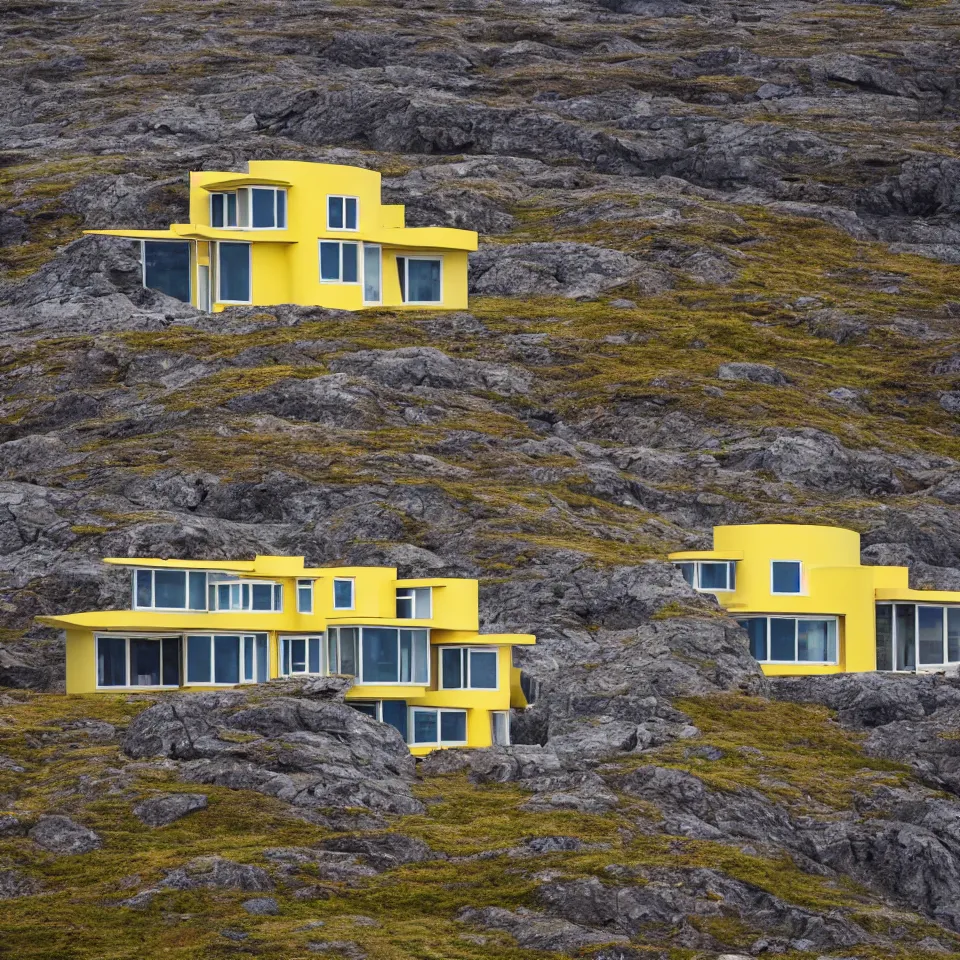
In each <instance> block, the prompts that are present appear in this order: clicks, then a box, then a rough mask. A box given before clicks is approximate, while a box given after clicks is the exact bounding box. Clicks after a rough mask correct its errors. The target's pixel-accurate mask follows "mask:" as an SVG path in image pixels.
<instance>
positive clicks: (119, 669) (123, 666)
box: [97, 637, 180, 687]
mask: <svg viewBox="0 0 960 960" xmlns="http://www.w3.org/2000/svg"><path fill="white" fill-rule="evenodd" d="M128 670H129V673H128ZM97 686H98V687H178V686H180V638H179V637H129V638H128V637H97Z"/></svg>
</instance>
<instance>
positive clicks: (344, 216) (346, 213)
mask: <svg viewBox="0 0 960 960" xmlns="http://www.w3.org/2000/svg"><path fill="white" fill-rule="evenodd" d="M359 206H360V205H359V201H358V200H357V198H356V197H332V196H328V197H327V229H328V230H357V229H359V221H360V217H359Z"/></svg>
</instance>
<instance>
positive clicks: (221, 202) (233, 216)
mask: <svg viewBox="0 0 960 960" xmlns="http://www.w3.org/2000/svg"><path fill="white" fill-rule="evenodd" d="M236 225H237V195H236V194H235V193H211V194H210V226H211V227H235V226H236Z"/></svg>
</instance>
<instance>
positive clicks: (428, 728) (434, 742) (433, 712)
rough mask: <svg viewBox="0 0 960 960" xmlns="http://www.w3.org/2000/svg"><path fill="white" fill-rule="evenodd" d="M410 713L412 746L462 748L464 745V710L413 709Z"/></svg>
mask: <svg viewBox="0 0 960 960" xmlns="http://www.w3.org/2000/svg"><path fill="white" fill-rule="evenodd" d="M410 713H411V714H412V717H411V724H410V725H411V727H412V728H413V738H412V743H413V745H414V746H463V745H464V744H466V742H467V711H466V710H447V709H442V708H438V709H433V708H428V707H413V708H411V710H410Z"/></svg>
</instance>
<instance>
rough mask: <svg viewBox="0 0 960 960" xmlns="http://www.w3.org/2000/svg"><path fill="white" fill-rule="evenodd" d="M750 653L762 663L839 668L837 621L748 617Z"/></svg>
mask: <svg viewBox="0 0 960 960" xmlns="http://www.w3.org/2000/svg"><path fill="white" fill-rule="evenodd" d="M737 623H739V624H740V626H741V627H743V629H744V630H746V631H747V636H748V638H749V640H750V653H751V654H752V655H753V656H754V657H755V658H756V659H757V660H759V661H760V662H761V663H819V664H836V663H838V662H839V660H838V649H837V646H838V645H837V618H836V617H803V618H800V617H745V618H743V619H741V620H737Z"/></svg>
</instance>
